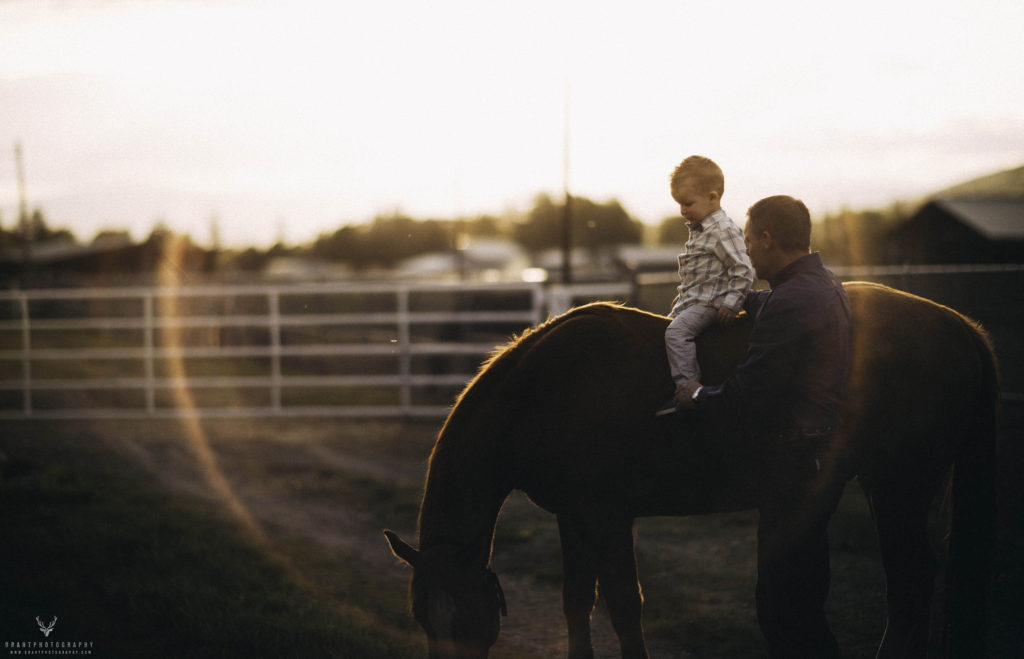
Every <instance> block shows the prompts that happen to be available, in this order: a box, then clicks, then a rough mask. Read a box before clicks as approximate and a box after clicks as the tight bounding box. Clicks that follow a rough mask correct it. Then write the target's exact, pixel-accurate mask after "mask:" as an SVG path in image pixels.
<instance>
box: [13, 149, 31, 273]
mask: <svg viewBox="0 0 1024 659" xmlns="http://www.w3.org/2000/svg"><path fill="white" fill-rule="evenodd" d="M14 168H15V171H16V173H17V175H18V226H20V227H21V261H22V273H23V276H26V275H28V270H29V266H30V264H31V261H32V236H30V235H29V232H30V231H31V227H29V221H28V202H27V201H26V199H25V165H24V163H23V161H22V157H21V142H15V143H14Z"/></svg>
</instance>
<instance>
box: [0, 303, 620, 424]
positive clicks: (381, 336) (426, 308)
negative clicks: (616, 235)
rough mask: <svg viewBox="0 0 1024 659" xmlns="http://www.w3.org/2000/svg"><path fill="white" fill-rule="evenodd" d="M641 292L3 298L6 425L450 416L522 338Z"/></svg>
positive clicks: (0, 394)
mask: <svg viewBox="0 0 1024 659" xmlns="http://www.w3.org/2000/svg"><path fill="white" fill-rule="evenodd" d="M630 292H631V291H630V286H629V285H627V284H609V285H599V286H570V287H552V288H548V287H545V286H543V285H541V284H513V285H508V284H505V285H465V284H459V285H454V284H453V285H441V284H411V283H408V284H360V285H352V284H301V285H249V286H203V287H185V288H173V289H169V288H107V289H60V290H39V291H23V292H8V293H2V294H0V419H29V418H41V419H84V418H167V417H182V416H198V417H232V416H246V417H251V416H354V417H359V416H362V417H366V416H406V417H409V416H438V415H444V414H446V413H447V411H448V409H449V406H450V403H451V401H452V399H453V397H454V395H455V393H456V392H457V391H458V390H460V389H461V388H462V387H463V386H464V385H465V383H466V382H467V381H468V380H469V379H470V378H472V377H473V374H474V373H475V369H476V366H477V365H478V364H479V363H480V361H481V360H482V359H483V358H484V357H485V356H486V355H487V354H488V353H489V352H490V351H491V350H493V349H494V347H495V345H497V344H499V343H501V342H503V341H504V340H506V339H507V338H508V337H509V336H510V335H511V334H513V333H516V332H518V331H521V330H522V329H524V328H526V327H529V326H531V325H534V324H537V323H539V322H541V321H543V320H544V319H545V318H546V317H547V315H548V314H549V313H552V314H553V313H558V312H561V311H564V310H565V309H567V308H568V307H569V306H571V305H572V304H575V303H579V302H583V301H588V300H592V299H617V300H623V301H625V300H626V299H627V298H628V297H629V295H630Z"/></svg>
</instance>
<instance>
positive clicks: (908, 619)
mask: <svg viewBox="0 0 1024 659" xmlns="http://www.w3.org/2000/svg"><path fill="white" fill-rule="evenodd" d="M937 487H938V484H935V486H934V487H919V488H913V487H907V486H906V485H903V486H902V487H901V486H898V485H891V484H875V485H872V486H871V487H870V488H867V487H866V488H865V492H866V493H867V495H868V501H869V503H870V504H871V511H872V514H873V515H874V518H875V526H876V527H877V529H878V542H879V547H880V549H881V552H882V564H883V565H884V567H885V578H886V600H887V604H888V618H887V621H886V626H885V635H884V636H883V637H882V643H881V645H880V646H879V648H878V655H877V657H878V659H887V658H889V657H923V656H925V654H926V652H927V648H928V623H929V605H930V603H931V598H932V590H933V586H934V580H935V570H936V562H935V556H934V554H933V552H932V550H931V547H930V546H929V543H928V533H927V525H928V511H929V509H930V507H931V503H932V499H933V497H934V495H935V489H936V488H937Z"/></svg>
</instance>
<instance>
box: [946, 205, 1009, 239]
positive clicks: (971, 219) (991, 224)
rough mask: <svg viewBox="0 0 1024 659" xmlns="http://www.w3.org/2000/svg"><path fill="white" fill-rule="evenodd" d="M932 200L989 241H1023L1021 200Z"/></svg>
mask: <svg viewBox="0 0 1024 659" xmlns="http://www.w3.org/2000/svg"><path fill="white" fill-rule="evenodd" d="M932 203H934V204H935V205H936V206H937V207H938V208H940V209H941V210H943V211H945V212H946V213H949V214H950V215H952V216H953V217H955V218H956V219H958V220H960V221H961V222H963V223H964V224H966V225H967V226H969V227H971V228H972V229H974V230H975V231H977V232H978V233H980V234H981V235H983V236H984V237H986V238H988V239H989V240H1024V199H937V200H935V201H934V202H932Z"/></svg>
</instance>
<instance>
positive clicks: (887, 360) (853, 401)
mask: <svg viewBox="0 0 1024 659" xmlns="http://www.w3.org/2000/svg"><path fill="white" fill-rule="evenodd" d="M847 290H848V292H849V296H850V300H851V303H852V305H853V327H854V353H853V354H854V358H853V361H854V364H853V368H852V373H851V376H850V382H849V386H848V394H847V401H846V406H845V412H844V418H845V419H846V426H845V431H844V442H843V443H842V444H843V445H842V447H841V449H842V450H843V452H844V454H845V458H846V459H844V460H836V461H835V464H842V465H846V466H845V467H843V468H844V469H845V470H846V473H844V476H846V477H849V478H852V477H854V476H857V477H859V479H860V480H861V483H862V485H863V488H864V491H865V492H866V493H867V495H868V498H869V502H870V504H871V509H872V512H873V514H874V519H875V522H876V525H877V530H878V538H879V543H880V547H881V553H882V561H883V564H884V567H885V571H886V579H887V597H888V621H887V626H886V632H885V636H884V637H883V639H882V643H881V646H880V649H879V656H883V657H894V656H899V657H904V656H922V655H923V654H924V652H925V648H926V645H927V642H928V617H929V606H930V600H931V598H932V584H933V582H934V577H935V574H936V568H935V565H936V561H935V559H934V557H933V555H932V552H931V549H930V547H929V542H928V538H927V534H926V518H927V516H928V511H929V508H930V506H931V504H932V503H933V500H934V499H935V497H936V495H937V494H938V493H939V492H940V490H942V488H943V486H944V485H945V484H946V483H949V482H950V476H949V474H950V468H951V467H952V473H953V475H952V481H951V498H952V512H951V520H950V522H951V528H950V535H949V549H948V552H949V564H950V566H951V571H950V573H949V577H948V582H947V586H946V588H945V590H946V601H947V602H948V606H947V607H946V624H945V629H946V638H945V641H944V647H945V649H946V651H947V653H949V654H952V655H955V656H979V655H978V654H977V652H978V650H979V648H980V647H981V643H982V639H983V635H984V609H985V607H984V602H985V595H986V591H987V585H988V579H987V575H988V567H989V555H990V549H991V543H992V538H993V526H994V492H993V489H992V488H993V470H994V452H995V446H994V445H995V423H996V421H995V417H996V407H997V399H998V382H997V373H996V363H995V357H994V354H993V352H992V348H991V345H990V344H989V342H988V340H987V338H986V337H985V335H984V333H983V332H982V331H981V330H980V329H979V328H978V327H977V326H976V325H975V324H974V323H972V322H971V321H969V320H968V319H966V318H964V317H963V316H961V315H960V314H958V313H956V312H955V311H953V310H951V309H948V308H946V307H942V306H940V305H937V304H935V303H932V302H930V301H928V300H924V299H922V298H918V297H914V296H911V295H907V294H905V293H900V292H898V291H894V290H892V289H889V288H885V287H883V286H878V285H874V284H863V283H856V284H850V285H847ZM667 322H668V320H667V319H666V318H664V317H662V316H657V315H654V314H649V313H645V312H642V311H637V310H635V309H629V308H623V307H619V306H615V305H609V304H594V305H588V306H585V307H580V308H577V309H574V310H572V311H570V312H568V313H566V314H564V315H562V316H559V317H557V318H554V319H553V320H550V321H548V322H547V323H545V324H544V325H541V326H539V327H537V328H535V329H533V330H532V331H529V332H527V333H526V334H525V335H524V336H522V337H521V338H519V339H518V340H516V341H513V342H512V343H511V344H509V345H508V346H507V347H505V348H504V349H503V350H502V351H500V352H498V353H496V355H495V356H494V357H492V358H491V359H490V360H489V361H488V362H487V363H486V364H485V365H484V367H483V368H482V369H481V371H480V373H479V374H478V375H477V377H476V378H475V379H474V380H473V381H472V382H471V383H470V384H469V385H468V386H467V387H466V389H465V390H464V391H463V393H462V395H461V396H460V398H459V400H458V402H457V403H456V405H455V407H454V409H453V410H452V412H451V414H450V415H449V417H448V419H447V421H446V422H445V424H444V427H443V429H442V430H441V432H440V434H439V436H438V439H437V442H436V444H435V446H434V450H433V453H432V455H431V459H430V466H429V470H428V474H427V482H426V491H425V493H424V496H423V502H422V505H421V508H420V518H419V549H414V548H413V547H411V546H409V545H408V544H406V543H405V542H404V541H403V540H401V538H399V537H398V536H397V535H395V534H394V533H391V532H386V534H387V538H388V541H389V542H390V544H391V548H392V551H393V552H394V553H395V554H396V555H397V556H398V557H399V558H401V559H403V560H404V561H406V562H407V563H409V564H410V565H411V566H412V567H413V568H414V571H413V577H412V585H411V597H412V609H413V614H414V616H415V617H416V619H417V620H418V621H419V622H420V624H421V625H422V626H423V628H424V630H425V631H426V633H427V637H428V643H429V647H430V656H431V657H438V658H455V657H459V658H468V657H486V656H487V653H488V650H489V648H490V646H491V645H492V644H493V643H494V641H495V640H496V638H497V636H498V627H499V611H501V610H503V608H504V605H505V603H504V596H503V595H502V593H501V588H500V586H499V585H498V581H497V577H496V576H494V574H493V573H492V572H490V570H489V569H488V564H489V561H490V555H491V544H492V538H493V534H494V526H495V522H496V519H497V516H498V512H499V510H500V509H501V506H502V504H503V502H504V501H505V498H506V497H507V496H508V495H509V493H510V492H511V491H512V490H513V489H520V490H522V491H523V492H525V493H526V494H527V495H528V496H529V497H530V498H531V499H532V500H533V501H534V502H535V503H537V504H538V505H540V506H542V507H543V508H545V509H546V510H548V511H551V512H553V513H555V515H557V519H558V526H559V532H560V535H561V541H562V554H563V563H564V566H563V568H564V574H563V579H564V583H563V609H564V612H565V617H566V621H567V624H568V629H569V656H570V657H572V658H578V657H592V656H593V649H592V646H591V640H590V616H591V612H592V610H593V607H594V603H595V586H596V584H597V583H598V582H600V586H601V592H602V593H603V595H604V596H605V597H606V599H607V604H608V611H609V614H610V617H611V620H612V623H613V626H614V628H615V631H616V632H617V634H618V636H619V640H620V644H621V649H622V656H623V657H646V656H647V651H646V649H645V646H644V638H643V629H642V625H641V602H642V598H641V596H640V587H639V584H638V580H637V571H636V561H635V558H634V551H633V532H632V527H633V520H634V518H636V517H640V516H648V515H694V514H701V513H710V512H722V511H733V510H740V509H747V508H753V507H755V506H756V501H755V499H754V495H753V484H754V483H755V482H756V477H757V470H758V464H757V462H756V461H755V460H752V459H749V458H747V459H743V456H746V455H747V454H749V453H750V451H749V450H746V451H745V450H744V447H743V445H742V443H737V442H735V440H733V441H730V437H727V436H723V434H727V433H723V430H722V428H723V427H725V426H723V425H721V424H719V423H717V422H709V421H707V420H703V419H701V418H700V417H692V416H689V415H682V414H679V415H668V416H667V417H655V415H654V410H655V409H656V408H657V407H658V405H659V404H660V403H662V402H663V401H665V400H666V399H667V398H668V397H669V396H670V395H671V394H672V390H673V385H672V380H671V378H670V376H669V372H668V365H667V362H666V358H665V349H664V341H663V332H664V330H665V326H666V323H667ZM749 331H750V324H749V323H740V324H738V325H734V326H733V327H732V328H730V329H728V330H713V331H711V332H709V333H707V334H706V335H705V336H704V337H702V339H701V341H700V342H699V356H700V359H701V363H702V365H703V369H704V373H705V381H706V382H712V381H716V380H721V379H722V378H724V377H726V375H727V374H728V373H729V372H730V370H731V369H733V368H735V366H736V364H737V363H738V362H739V361H740V360H741V359H742V357H743V355H744V353H745V351H746V341H747V337H748V335H749ZM723 447H725V448H723ZM730 447H731V448H730Z"/></svg>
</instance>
